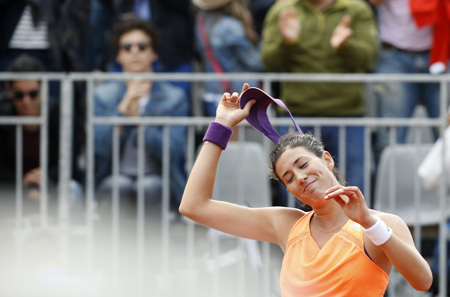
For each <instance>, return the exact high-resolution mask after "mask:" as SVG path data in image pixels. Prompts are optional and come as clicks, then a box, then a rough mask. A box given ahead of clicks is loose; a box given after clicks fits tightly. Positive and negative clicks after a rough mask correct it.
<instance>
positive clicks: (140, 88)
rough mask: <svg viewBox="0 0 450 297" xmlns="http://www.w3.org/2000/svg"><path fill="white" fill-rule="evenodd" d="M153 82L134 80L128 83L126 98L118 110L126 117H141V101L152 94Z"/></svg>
mask: <svg viewBox="0 0 450 297" xmlns="http://www.w3.org/2000/svg"><path fill="white" fill-rule="evenodd" d="M150 89H151V82H149V81H139V80H133V81H129V82H128V83H127V91H126V93H125V96H124V97H123V99H122V101H120V104H119V106H118V108H117V110H118V111H119V112H120V113H121V114H123V115H126V116H139V99H141V98H142V97H144V96H146V95H147V94H149V93H150Z"/></svg>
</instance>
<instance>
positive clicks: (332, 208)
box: [314, 200, 348, 228]
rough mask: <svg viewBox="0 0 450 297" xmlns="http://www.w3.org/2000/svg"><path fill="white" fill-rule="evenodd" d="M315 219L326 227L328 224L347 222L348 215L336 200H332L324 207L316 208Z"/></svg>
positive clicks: (334, 224)
mask: <svg viewBox="0 0 450 297" xmlns="http://www.w3.org/2000/svg"><path fill="white" fill-rule="evenodd" d="M314 220H316V222H317V223H318V224H319V225H320V226H323V227H324V228H326V226H336V225H339V224H341V223H343V222H346V221H347V220H348V217H347V215H346V214H345V212H344V211H343V210H342V208H341V207H340V206H339V204H337V202H336V201H334V200H330V201H329V203H327V204H326V205H324V206H323V207H320V208H317V209H314Z"/></svg>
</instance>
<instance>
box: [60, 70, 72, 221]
mask: <svg viewBox="0 0 450 297" xmlns="http://www.w3.org/2000/svg"><path fill="white" fill-rule="evenodd" d="M72 91H73V90H72V82H71V81H70V80H69V79H68V78H64V80H63V81H62V88H61V99H60V102H61V103H60V105H61V106H60V112H61V116H60V128H59V132H60V133H59V138H60V143H59V148H60V149H59V181H58V203H59V208H58V216H59V224H60V227H61V228H67V226H68V224H69V223H70V216H69V202H68V201H69V182H70V180H71V178H72V175H71V167H72V162H71V159H72V105H73V102H72Z"/></svg>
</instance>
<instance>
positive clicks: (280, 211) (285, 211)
mask: <svg viewBox="0 0 450 297" xmlns="http://www.w3.org/2000/svg"><path fill="white" fill-rule="evenodd" d="M271 211H272V212H273V213H272V215H273V217H272V222H273V227H274V228H275V230H276V234H277V239H278V245H279V246H280V247H281V249H282V250H283V252H284V251H285V250H286V245H287V241H288V238H289V232H290V231H291V229H292V227H293V226H294V224H295V223H296V222H297V221H298V220H300V219H301V218H302V217H303V216H304V215H305V214H306V213H305V212H304V211H302V210H300V209H297V208H291V207H271Z"/></svg>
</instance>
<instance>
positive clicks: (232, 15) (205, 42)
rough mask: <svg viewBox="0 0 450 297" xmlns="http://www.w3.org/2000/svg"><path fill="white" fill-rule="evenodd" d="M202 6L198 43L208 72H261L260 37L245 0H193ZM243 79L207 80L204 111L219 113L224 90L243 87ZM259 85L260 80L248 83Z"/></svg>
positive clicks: (197, 32)
mask: <svg viewBox="0 0 450 297" xmlns="http://www.w3.org/2000/svg"><path fill="white" fill-rule="evenodd" d="M193 3H194V4H195V5H196V6H197V7H198V9H199V10H198V12H197V23H196V44H197V48H198V50H199V52H200V54H201V57H202V61H203V68H204V71H205V72H215V73H223V72H225V73H228V72H241V73H242V72H244V73H245V72H261V71H262V70H263V65H262V61H261V58H260V51H259V47H258V45H259V37H258V34H257V32H256V31H255V30H254V28H253V21H252V15H251V13H250V10H249V8H248V7H247V6H246V5H244V2H243V1H241V0H213V1H206V0H193ZM243 83H244V82H243V81H237V80H233V81H206V82H205V94H204V96H203V102H204V113H205V115H207V116H215V114H216V109H217V105H218V103H219V100H220V98H221V96H222V94H223V92H231V91H232V90H237V89H239V88H240V87H241V86H242V84H243ZM248 83H249V84H250V85H251V86H257V85H258V82H256V81H250V82H248Z"/></svg>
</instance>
